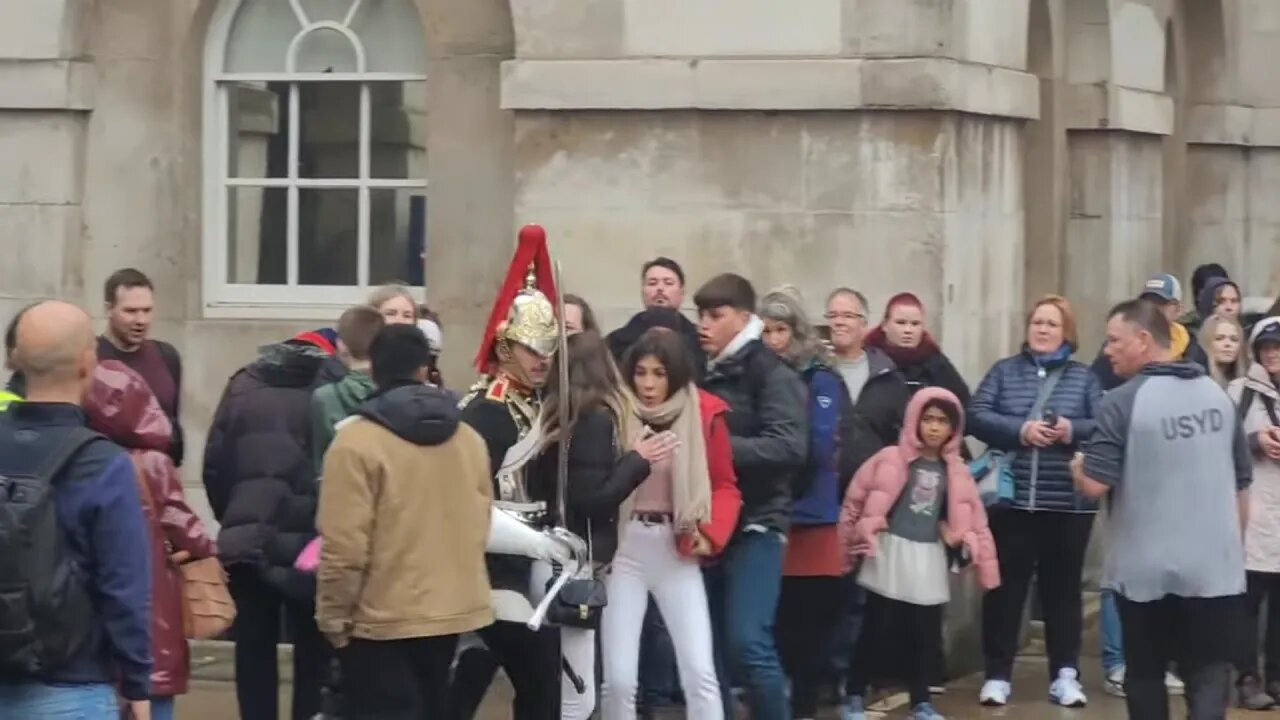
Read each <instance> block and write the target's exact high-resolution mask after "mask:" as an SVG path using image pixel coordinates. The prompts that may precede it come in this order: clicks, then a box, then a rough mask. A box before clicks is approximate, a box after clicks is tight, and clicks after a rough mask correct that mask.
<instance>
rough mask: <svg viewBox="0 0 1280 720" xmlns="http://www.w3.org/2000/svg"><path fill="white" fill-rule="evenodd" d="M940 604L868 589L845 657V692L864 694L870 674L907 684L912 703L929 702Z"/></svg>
mask: <svg viewBox="0 0 1280 720" xmlns="http://www.w3.org/2000/svg"><path fill="white" fill-rule="evenodd" d="M942 608H943V606H942V605H913V604H911V603H906V602H902V601H900V600H893V599H890V598H887V597H884V596H882V595H877V594H876V593H874V592H871V591H867V607H866V615H865V617H864V618H863V621H862V634H861V635H859V636H858V642H857V644H856V645H855V646H854V650H853V655H852V656H851V657H850V658H849V677H848V680H847V681H846V683H845V693H846V694H849V695H866V694H867V686H868V685H870V684H871V681H872V680H888V681H894V682H901V683H904V684H906V686H907V690H908V692H909V693H910V694H911V705H912V706H913V707H914V706H916V705H919V704H920V703H922V702H928V701H929V685H930V683H932V682H933V680H934V675H936V674H937V673H936V670H935V665H936V664H937V658H938V655H940V654H941V652H942Z"/></svg>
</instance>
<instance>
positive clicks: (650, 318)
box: [605, 257, 707, 375]
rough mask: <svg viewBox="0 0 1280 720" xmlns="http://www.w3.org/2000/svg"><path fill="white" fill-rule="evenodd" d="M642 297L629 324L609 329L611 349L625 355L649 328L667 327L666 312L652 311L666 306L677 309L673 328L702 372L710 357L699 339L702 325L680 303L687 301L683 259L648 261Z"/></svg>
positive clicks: (643, 270) (643, 276)
mask: <svg viewBox="0 0 1280 720" xmlns="http://www.w3.org/2000/svg"><path fill="white" fill-rule="evenodd" d="M640 297H641V300H642V301H643V303H644V311H642V312H639V313H636V314H635V315H634V316H632V318H631V320H629V321H627V324H626V325H623V326H622V327H620V328H618V329H617V330H614V331H613V332H611V333H609V336H608V337H607V338H605V341H606V342H607V343H609V351H610V352H611V353H613V356H614V357H615V358H621V357H622V355H623V354H625V353H626V351H627V350H628V349H629V348H630V347H631V346H632V345H634V344H635V342H636V340H639V339H640V336H641V335H643V334H644V333H645V331H646V330H648V329H650V328H652V327H655V326H658V325H661V326H663V327H666V326H667V320H666V317H665V315H664V314H662V313H658V314H656V315H655V313H653V312H651V311H653V310H655V309H658V308H662V309H665V310H669V311H673V315H674V317H672V321H674V322H675V327H672V329H673V330H675V331H676V332H678V333H680V337H682V338H684V341H685V344H687V345H688V346H689V352H691V353H693V355H694V367H695V368H697V370H698V373H699V375H701V373H702V370H703V366H704V365H705V364H706V360H707V358H706V356H705V355H703V353H702V347H701V345H700V343H699V342H698V328H697V326H695V325H694V324H693V323H692V322H689V318H687V317H685V316H684V315H681V314H680V305H681V304H682V303H684V269H683V268H681V267H680V263H678V262H676V261H675V260H672V259H671V258H667V257H657V258H654V259H653V260H650V261H649V262H647V263H645V264H644V267H643V268H641V270H640Z"/></svg>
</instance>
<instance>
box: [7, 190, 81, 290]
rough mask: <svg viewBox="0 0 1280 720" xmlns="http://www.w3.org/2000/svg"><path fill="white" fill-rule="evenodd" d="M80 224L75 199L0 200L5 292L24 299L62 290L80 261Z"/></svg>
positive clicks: (78, 209) (78, 210)
mask: <svg viewBox="0 0 1280 720" xmlns="http://www.w3.org/2000/svg"><path fill="white" fill-rule="evenodd" d="M2 185H3V181H2V180H0V186H2ZM80 229H81V226H80V208H79V206H76V205H46V204H8V203H0V247H3V248H5V252H6V254H7V255H8V259H7V260H6V261H5V262H3V263H0V287H2V288H4V294H5V295H7V296H12V297H17V298H22V299H24V302H23V304H26V300H36V299H42V298H54V297H59V296H61V295H62V292H63V283H64V281H65V280H67V279H68V276H69V275H70V274H72V273H74V272H75V271H76V270H77V269H78V267H79V251H80Z"/></svg>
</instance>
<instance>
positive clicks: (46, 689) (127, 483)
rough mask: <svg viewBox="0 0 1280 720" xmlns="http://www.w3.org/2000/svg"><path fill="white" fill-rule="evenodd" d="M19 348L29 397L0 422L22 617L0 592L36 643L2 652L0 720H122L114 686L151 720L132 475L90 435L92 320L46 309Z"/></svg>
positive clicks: (114, 450) (1, 523)
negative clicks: (87, 401)
mask: <svg viewBox="0 0 1280 720" xmlns="http://www.w3.org/2000/svg"><path fill="white" fill-rule="evenodd" d="M14 339H15V344H14V352H13V356H12V359H11V362H12V363H13V365H14V367H15V369H16V370H18V371H20V372H22V373H23V374H24V375H25V377H26V381H27V395H26V399H25V401H24V402H21V403H15V404H14V405H12V406H11V407H10V409H9V410H8V411H7V412H5V413H3V414H0V478H3V479H0V490H8V491H7V492H0V588H12V587H25V588H28V590H27V591H26V592H25V593H23V594H25V595H26V602H25V603H24V604H22V603H16V602H13V601H14V600H16V599H17V598H16V597H14V598H8V597H3V596H6V595H8V594H9V593H10V592H11V591H8V590H0V598H3V599H4V600H5V602H0V607H4V608H6V612H5V613H4V614H2V615H0V621H3V624H4V625H5V626H7V627H15V626H16V627H22V626H23V625H27V626H29V627H31V628H32V630H31V631H30V632H29V633H25V634H19V635H18V636H17V637H16V638H15V637H14V636H12V635H11V636H9V637H7V638H6V642H5V643H4V644H0V720H11V719H12V720H17V719H18V718H37V717H52V716H57V717H64V716H65V717H77V718H86V719H89V720H108V719H110V720H115V718H118V717H119V709H118V707H117V705H116V687H117V686H116V683H117V682H118V687H119V692H120V693H121V694H122V695H123V696H124V697H125V699H126V700H128V701H129V703H130V707H131V709H132V711H133V717H134V718H136V719H138V720H150V717H151V707H150V703H149V702H148V700H147V698H148V694H149V690H150V673H151V650H150V623H149V618H148V615H149V605H150V598H151V572H150V567H149V558H150V550H149V546H148V538H147V529H146V524H145V521H144V519H143V514H142V502H141V500H140V498H139V495H138V486H137V484H136V481H135V479H134V469H133V463H132V462H131V461H130V460H129V457H128V456H127V455H126V454H125V453H124V451H123V450H121V449H120V448H119V447H117V446H116V445H114V444H113V443H111V442H109V441H108V440H106V439H105V438H103V437H102V436H100V435H97V434H95V433H93V432H91V431H89V430H87V429H86V428H85V416H84V413H83V412H82V411H81V409H80V402H81V397H82V396H83V394H84V392H85V390H86V389H87V388H88V387H89V383H90V380H91V377H92V373H93V368H94V365H95V364H97V355H96V351H95V347H94V346H95V340H94V336H93V328H92V325H91V324H90V321H89V316H88V315H87V314H86V313H85V312H84V311H83V310H81V309H80V308H78V307H76V306H74V305H71V304H69V303H64V302H57V301H51V302H44V303H40V304H38V305H35V306H33V307H31V308H29V309H28V310H27V311H26V312H24V313H23V315H22V317H21V318H20V319H19V321H18V324H17V327H16V328H15V332H14ZM6 486H8V487H6ZM50 499H51V500H52V503H50V502H48V500H50ZM42 500H43V502H42ZM17 535H25V536H27V537H30V538H31V542H30V543H27V542H23V543H18V542H15V541H12V540H9V538H13V537H15V536H17ZM19 592H22V591H19ZM49 618H57V619H58V621H57V622H53V621H51V620H50V619H49Z"/></svg>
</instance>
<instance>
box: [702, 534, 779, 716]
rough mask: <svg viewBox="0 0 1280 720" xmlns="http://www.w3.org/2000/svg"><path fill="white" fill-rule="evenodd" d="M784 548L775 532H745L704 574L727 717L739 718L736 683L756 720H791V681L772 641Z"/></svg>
mask: <svg viewBox="0 0 1280 720" xmlns="http://www.w3.org/2000/svg"><path fill="white" fill-rule="evenodd" d="M784 543H785V540H784V538H783V537H782V534H781V533H778V532H775V531H769V532H740V533H738V535H737V537H735V538H734V539H733V541H732V542H731V543H730V544H729V547H728V548H727V549H726V550H725V552H724V556H723V557H722V558H721V560H720V564H718V565H716V566H714V567H710V568H707V570H706V572H705V577H706V582H707V601H708V603H709V604H710V605H711V630H712V633H713V635H714V640H715V655H716V674H717V675H719V676H720V693H721V695H722V696H723V698H724V706H725V717H726V718H731V717H734V714H733V712H732V710H733V694H732V692H733V687H734V685H735V684H736V685H740V686H742V687H744V688H745V689H746V691H747V698H748V702H749V704H750V706H751V717H752V718H754V720H788V718H789V716H790V705H789V703H788V701H787V678H786V675H785V674H784V673H783V672H782V662H781V661H780V660H779V659H778V648H777V646H776V645H775V644H774V639H773V621H774V616H775V615H776V614H777V611H778V594H779V593H780V592H781V591H782V558H783V553H784Z"/></svg>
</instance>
